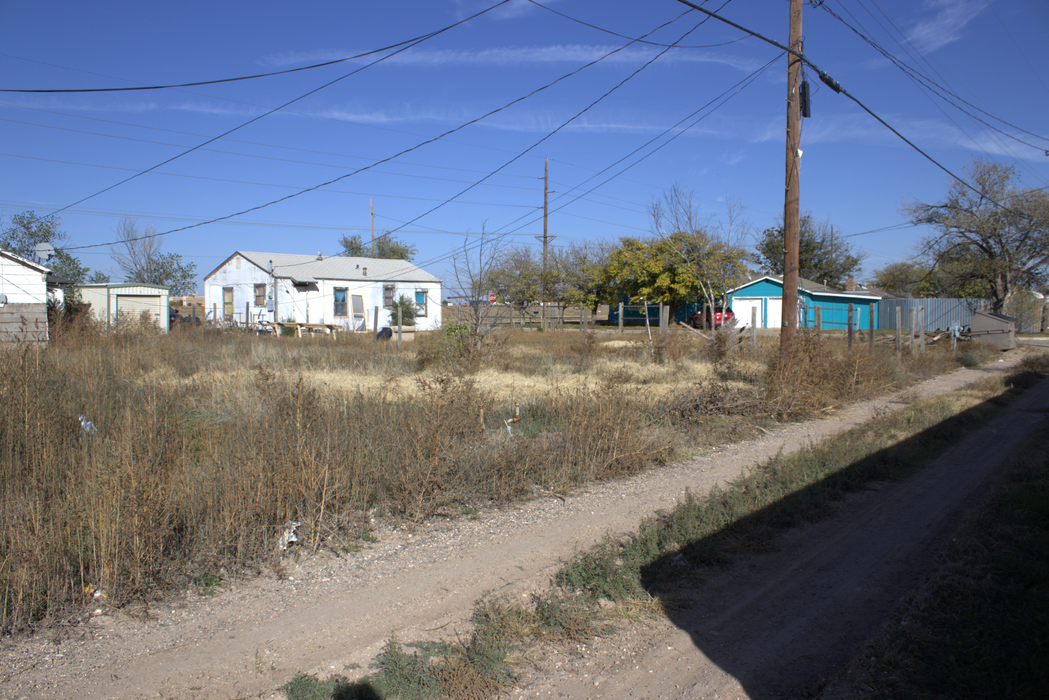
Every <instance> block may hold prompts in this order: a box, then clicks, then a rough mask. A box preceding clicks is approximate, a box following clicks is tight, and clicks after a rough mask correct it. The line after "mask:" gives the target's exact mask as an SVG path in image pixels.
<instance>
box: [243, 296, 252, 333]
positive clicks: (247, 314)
mask: <svg viewBox="0 0 1049 700" xmlns="http://www.w3.org/2000/svg"><path fill="white" fill-rule="evenodd" d="M244 327H245V328H251V302H250V301H246V302H244Z"/></svg>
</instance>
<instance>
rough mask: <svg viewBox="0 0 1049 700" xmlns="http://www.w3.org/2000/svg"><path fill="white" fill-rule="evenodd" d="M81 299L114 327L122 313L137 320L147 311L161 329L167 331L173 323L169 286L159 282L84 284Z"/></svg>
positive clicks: (99, 318)
mask: <svg viewBox="0 0 1049 700" xmlns="http://www.w3.org/2000/svg"><path fill="white" fill-rule="evenodd" d="M77 290H78V291H79V292H80V301H82V302H85V303H88V304H91V313H92V314H93V315H94V317H95V318H97V319H98V320H99V321H102V322H103V323H105V324H106V328H111V327H113V326H114V325H116V323H117V319H118V318H119V317H120V316H124V317H126V318H127V319H129V320H130V321H138V320H139V319H141V318H142V314H143V313H146V314H148V315H149V318H150V319H151V320H152V321H153V322H154V323H155V324H156V325H157V327H158V328H160V329H161V330H163V331H165V332H167V330H168V326H169V323H170V313H169V311H168V292H169V290H168V288H167V287H164V286H161V285H159V284H142V283H140V282H123V283H113V284H81V285H78V286H77Z"/></svg>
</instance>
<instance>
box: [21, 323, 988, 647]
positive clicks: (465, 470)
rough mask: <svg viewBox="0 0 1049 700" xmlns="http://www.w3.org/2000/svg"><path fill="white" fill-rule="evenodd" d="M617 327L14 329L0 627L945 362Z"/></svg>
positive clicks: (731, 436)
mask: <svg viewBox="0 0 1049 700" xmlns="http://www.w3.org/2000/svg"><path fill="white" fill-rule="evenodd" d="M630 338H631V337H630V336H628V337H626V338H624V337H623V336H619V335H616V334H604V333H590V334H582V333H546V334H541V333H525V332H519V333H517V334H510V335H505V336H499V337H489V338H488V339H487V340H486V341H485V342H484V343H482V344H480V345H478V344H476V343H473V342H470V343H466V344H463V343H461V342H460V340H461V339H457V338H454V337H446V336H442V335H434V336H431V337H421V338H418V339H417V342H415V343H413V344H411V347H410V348H409V347H407V346H406V347H405V349H403V350H398V349H397V348H396V346H395V345H393V344H387V345H376V344H373V343H372V342H370V339H368V338H364V337H347V338H340V339H337V340H331V339H327V338H324V339H312V340H308V341H307V340H299V339H280V340H276V339H272V338H269V339H267V338H256V337H252V336H237V335H223V334H215V335H208V334H196V333H187V334H179V333H173V334H171V335H168V336H150V335H142V334H136V333H117V334H111V335H99V334H93V333H90V332H81V333H77V332H70V333H68V334H66V335H64V336H62V337H60V338H58V339H56V340H55V341H54V342H53V343H52V344H51V346H50V347H48V348H45V349H31V348H6V349H4V351H3V352H0V378H2V379H0V386H2V391H3V400H2V401H0V489H2V492H0V517H2V524H3V540H2V549H0V595H2V596H3V601H2V603H3V604H2V606H0V626H2V627H3V629H5V630H7V631H17V630H21V629H26V628H28V627H29V626H31V625H34V624H36V623H37V622H39V621H42V620H46V619H51V620H58V619H63V618H65V617H66V616H69V615H73V614H75V613H77V611H80V610H83V609H84V606H85V605H87V604H88V603H89V602H91V601H92V600H94V599H96V598H95V597H96V596H99V595H101V593H100V592H103V591H104V593H105V597H106V601H107V603H108V604H110V605H114V606H117V607H119V606H123V605H126V604H128V603H130V602H132V601H137V600H149V599H152V598H154V597H155V596H157V595H158V594H162V593H163V592H164V591H167V590H174V589H184V587H185V586H186V585H187V584H193V585H198V586H207V584H208V582H211V581H215V580H220V579H228V578H230V577H231V576H236V575H238V574H241V573H251V572H257V571H259V570H262V569H268V568H272V567H276V568H277V570H278V571H279V570H280V567H281V565H280V556H279V554H280V553H279V551H278V542H279V540H280V538H281V536H282V534H285V533H287V532H289V529H290V528H291V527H292V526H291V524H292V523H298V525H297V526H296V528H297V529H296V530H295V534H296V536H297V538H298V540H299V543H298V545H296V546H299V547H305V548H307V549H311V550H316V549H319V548H327V549H330V550H332V551H335V552H343V551H352V550H353V549H355V548H356V547H357V546H358V545H359V543H360V542H361V541H362V540H366V539H367V538H368V537H369V535H370V527H371V523H372V518H373V517H374V516H375V515H378V516H380V517H385V518H390V519H394V520H403V521H415V522H418V521H422V520H424V519H426V518H429V517H432V516H438V515H443V516H447V515H450V514H456V513H461V512H465V511H467V510H469V509H473V508H475V507H476V506H478V505H481V504H486V503H492V502H497V503H498V502H509V501H512V500H514V499H522V498H530V497H532V496H534V495H535V494H537V493H548V492H554V493H566V492H568V491H570V490H571V489H573V488H575V487H576V486H578V485H581V484H585V483H588V482H592V481H595V480H605V479H611V478H615V477H621V476H624V475H629V474H633V473H636V472H638V471H640V470H644V469H646V468H649V467H652V466H655V465H659V464H662V463H665V462H666V461H668V460H670V459H671V458H673V457H675V456H680V455H684V454H687V453H690V452H695V451H697V450H702V449H705V448H707V447H709V446H711V445H715V444H719V443H722V442H726V441H733V440H736V439H738V438H740V437H741V436H745V435H748V434H752V433H753V432H755V431H757V430H758V429H759V428H762V427H763V426H768V425H769V424H770V423H772V422H773V421H776V420H781V419H783V418H788V419H791V418H795V417H798V416H804V415H808V414H815V413H820V412H823V411H826V410H828V409H830V408H832V407H833V406H835V405H837V404H840V403H841V402H843V401H847V400H851V399H856V398H863V397H866V396H870V395H874V394H876V393H879V392H883V391H886V390H889V389H892V388H898V387H901V386H905V385H906V384H907V383H908V382H909V381H912V380H913V379H915V378H922V377H925V376H929V375H932V374H936V373H938V372H942V371H944V370H945V369H948V368H952V367H956V366H957V362H958V359H957V358H955V357H952V356H950V355H949V354H948V353H946V352H944V351H942V350H935V349H933V350H932V351H930V353H929V354H928V355H926V356H925V357H922V358H919V359H917V360H914V361H911V360H909V359H908V360H907V361H906V362H905V363H903V364H898V363H897V362H896V361H895V360H894V358H893V357H892V355H891V353H889V352H885V353H883V352H881V351H880V350H879V351H878V352H876V353H875V354H874V355H873V356H871V355H870V354H869V353H868V351H867V349H866V348H865V347H864V348H859V349H857V350H855V351H853V352H851V353H850V352H847V351H846V350H845V349H844V347H843V344H842V343H840V341H830V340H826V339H823V340H821V339H819V338H816V337H815V336H810V337H805V338H803V342H801V343H800V345H799V355H798V358H796V359H797V361H796V362H795V363H792V364H791V365H790V366H789V368H784V367H778V366H777V365H776V364H775V362H772V364H771V366H770V358H775V357H776V353H775V352H774V350H775V348H769V347H749V346H746V345H742V346H738V347H737V346H735V345H734V344H726V343H725V342H723V341H724V339H722V341H721V342H713V343H708V342H706V341H704V340H703V339H701V338H699V337H698V336H694V335H692V334H687V333H672V334H671V336H670V338H669V340H668V342H667V343H665V344H663V345H660V344H658V343H657V345H656V346H654V347H653V346H652V345H650V344H649V343H648V341H647V337H646V336H642V335H635V336H632V338H633V339H630ZM975 352H976V353H977V354H978V353H979V352H980V351H979V350H978V349H977V350H976V351H975ZM960 356H961V360H962V361H963V362H967V363H970V362H972V361H973V356H974V350H971V349H967V350H966V351H965V352H963V353H961V355H960ZM81 416H83V421H82V420H81ZM518 416H519V418H518ZM482 420H483V423H482ZM86 421H90V422H91V423H93V426H91V427H90V428H89V429H85V427H84V425H85V424H86V423H85V422H86ZM506 421H513V422H511V423H510V424H509V430H508V427H507V423H506Z"/></svg>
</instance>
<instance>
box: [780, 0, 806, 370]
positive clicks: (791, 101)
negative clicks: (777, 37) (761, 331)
mask: <svg viewBox="0 0 1049 700" xmlns="http://www.w3.org/2000/svg"><path fill="white" fill-rule="evenodd" d="M801 5H802V0H790V42H789V46H790V49H791V50H792V51H795V52H797V53H798V54H803V53H804V49H803V47H802V41H801ZM800 149H801V58H800V57H799V56H797V55H795V54H793V53H790V54H787V165H786V170H787V172H786V193H785V195H784V198H783V232H784V239H785V240H784V241H783V257H784V260H783V319H782V322H781V324H780V325H781V327H780V336H779V351H780V357H782V358H783V359H784V360H786V359H787V358H788V357H789V355H790V352H791V349H792V348H793V347H794V339H795V337H796V336H797V331H798V246H799V239H800V237H801V236H800V233H801V231H800V208H799V200H800V198H801V184H800V183H801V180H800V177H799V173H798V170H799V168H800V167H801V150H800Z"/></svg>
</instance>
